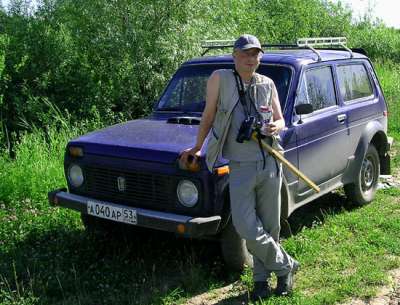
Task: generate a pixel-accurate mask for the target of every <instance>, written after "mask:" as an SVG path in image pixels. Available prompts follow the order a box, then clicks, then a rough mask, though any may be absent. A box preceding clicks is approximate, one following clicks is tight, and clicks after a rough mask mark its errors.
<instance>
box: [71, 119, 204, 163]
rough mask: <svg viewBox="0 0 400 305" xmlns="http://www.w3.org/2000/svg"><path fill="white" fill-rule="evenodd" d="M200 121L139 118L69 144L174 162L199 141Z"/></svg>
mask: <svg viewBox="0 0 400 305" xmlns="http://www.w3.org/2000/svg"><path fill="white" fill-rule="evenodd" d="M197 130H198V125H183V124H173V123H167V121H165V120H154V119H140V120H133V121H128V122H125V123H122V124H118V125H113V126H110V127H107V128H104V129H101V130H98V131H94V132H91V133H88V134H86V135H83V136H81V137H79V138H77V139H74V140H72V141H70V142H69V145H78V146H81V147H83V149H84V153H85V155H86V154H96V155H103V156H112V157H117V158H128V159H135V160H145V161H153V162H162V163H172V162H175V161H176V159H177V158H178V156H179V153H180V152H181V151H182V150H183V149H186V148H188V147H192V146H194V144H195V142H196V135H197Z"/></svg>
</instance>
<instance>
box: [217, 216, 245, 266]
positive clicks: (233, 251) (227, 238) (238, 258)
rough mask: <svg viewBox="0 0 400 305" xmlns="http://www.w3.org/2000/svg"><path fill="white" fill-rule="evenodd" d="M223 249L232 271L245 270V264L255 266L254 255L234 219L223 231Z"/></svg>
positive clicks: (227, 263) (226, 262) (226, 261)
mask: <svg viewBox="0 0 400 305" xmlns="http://www.w3.org/2000/svg"><path fill="white" fill-rule="evenodd" d="M221 249H222V256H223V258H224V261H225V264H226V266H227V268H228V269H229V270H230V271H239V272H241V271H243V269H244V267H245V266H249V267H253V256H252V255H251V254H250V253H249V251H248V250H247V247H246V241H245V240H244V239H242V238H241V237H240V236H239V234H238V233H237V232H236V229H235V227H234V226H233V224H232V221H229V223H228V224H227V225H226V227H225V228H224V230H223V231H222V233H221Z"/></svg>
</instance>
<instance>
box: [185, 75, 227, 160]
mask: <svg viewBox="0 0 400 305" xmlns="http://www.w3.org/2000/svg"><path fill="white" fill-rule="evenodd" d="M219 80H220V76H219V73H218V72H217V71H215V72H213V73H212V74H211V76H210V78H209V79H208V81H207V91H206V106H205V108H204V111H203V115H202V117H201V121H200V126H199V131H198V133H197V140H196V144H195V146H194V147H191V148H188V149H185V150H184V151H182V152H181V160H182V161H183V162H184V164H187V163H188V158H189V156H192V157H194V159H197V157H198V156H199V154H200V149H201V147H202V146H203V143H204V140H205V138H206V137H207V134H208V132H209V131H210V129H211V126H212V124H213V122H214V118H215V114H216V112H217V102H218V96H219Z"/></svg>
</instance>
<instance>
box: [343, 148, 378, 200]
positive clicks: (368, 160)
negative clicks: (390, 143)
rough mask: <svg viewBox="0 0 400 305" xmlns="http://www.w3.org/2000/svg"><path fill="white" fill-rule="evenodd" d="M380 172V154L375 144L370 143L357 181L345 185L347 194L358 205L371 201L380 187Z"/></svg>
mask: <svg viewBox="0 0 400 305" xmlns="http://www.w3.org/2000/svg"><path fill="white" fill-rule="evenodd" d="M379 173H380V164H379V155H378V151H377V150H376V148H375V146H374V145H372V144H370V145H369V146H368V149H367V152H366V154H365V156H364V159H363V161H362V164H361V167H360V170H359V172H358V174H357V178H356V181H355V182H354V183H351V184H347V185H345V186H344V191H345V193H346V196H347V197H348V198H349V199H350V200H351V201H352V202H353V203H355V204H357V205H364V204H367V203H369V202H371V201H372V200H373V199H374V197H375V193H376V190H377V187H378V179H379Z"/></svg>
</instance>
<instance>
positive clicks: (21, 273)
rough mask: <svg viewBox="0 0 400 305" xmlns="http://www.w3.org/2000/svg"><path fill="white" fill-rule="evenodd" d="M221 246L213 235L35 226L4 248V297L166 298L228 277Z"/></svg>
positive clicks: (46, 300)
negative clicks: (208, 238)
mask: <svg viewBox="0 0 400 305" xmlns="http://www.w3.org/2000/svg"><path fill="white" fill-rule="evenodd" d="M219 251H220V250H219V245H218V244H217V243H215V242H210V241H200V240H189V239H184V238H177V237H175V236H174V235H172V234H167V233H163V232H158V231H149V230H146V231H145V230H140V229H138V228H134V229H132V228H129V227H122V226H121V227H119V228H118V230H115V231H114V232H112V233H108V234H102V233H97V234H95V233H88V232H86V231H84V230H83V229H81V228H73V227H68V226H63V225H62V224H60V225H57V226H51V228H50V227H47V228H45V229H43V228H42V227H39V226H36V227H35V226H33V227H32V230H31V232H30V233H29V234H28V235H26V236H25V237H24V238H23V239H22V240H20V241H19V242H15V243H14V244H13V245H12V246H11V247H9V248H8V250H7V251H0V275H1V276H0V292H1V291H3V292H4V291H5V292H4V293H0V303H2V300H1V299H2V298H3V297H4V298H8V299H13V300H14V301H18V302H21V300H22V299H24V298H25V299H26V298H27V296H28V295H29V296H31V295H33V296H35V297H37V298H38V299H39V300H40V301H39V303H40V304H140V305H145V304H163V299H165V298H175V299H177V298H179V297H184V296H186V295H187V293H193V292H196V293H198V292H199V291H203V292H204V291H207V290H208V289H209V288H210V286H215V285H218V283H220V282H223V281H225V279H226V274H225V272H224V268H223V264H222V260H221V255H220V252H219ZM18 304H20V303H18ZM21 304H24V303H23V302H22V303H21Z"/></svg>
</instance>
